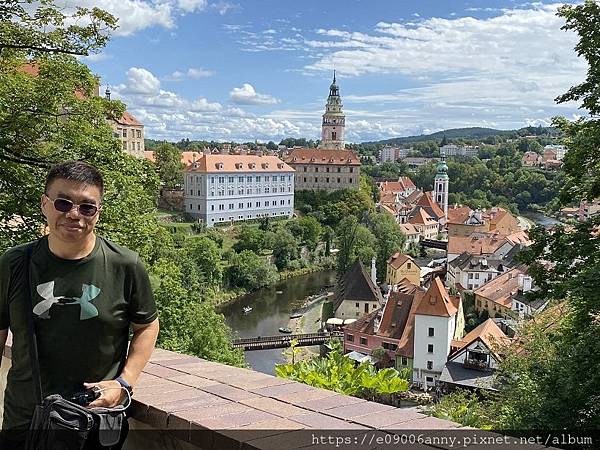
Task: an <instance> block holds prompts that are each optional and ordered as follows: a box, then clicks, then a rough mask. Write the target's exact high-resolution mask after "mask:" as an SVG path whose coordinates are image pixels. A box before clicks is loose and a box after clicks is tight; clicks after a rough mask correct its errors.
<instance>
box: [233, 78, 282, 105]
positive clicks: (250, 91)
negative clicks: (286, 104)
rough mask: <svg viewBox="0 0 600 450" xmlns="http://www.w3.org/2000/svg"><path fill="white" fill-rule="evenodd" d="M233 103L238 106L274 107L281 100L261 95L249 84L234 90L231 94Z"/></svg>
mask: <svg viewBox="0 0 600 450" xmlns="http://www.w3.org/2000/svg"><path fill="white" fill-rule="evenodd" d="M229 98H230V99H231V101H232V102H234V103H237V104H238V105H273V104H275V103H279V100H278V99H276V98H274V97H272V96H270V95H267V94H259V93H258V92H256V90H255V89H254V86H252V85H251V84H249V83H244V84H243V85H242V87H239V88H233V90H232V91H231V92H230V93H229Z"/></svg>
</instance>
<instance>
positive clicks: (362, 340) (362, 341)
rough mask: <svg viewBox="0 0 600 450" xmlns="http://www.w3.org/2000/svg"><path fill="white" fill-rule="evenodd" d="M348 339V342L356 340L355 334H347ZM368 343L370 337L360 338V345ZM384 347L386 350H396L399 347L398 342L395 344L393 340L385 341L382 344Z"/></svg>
mask: <svg viewBox="0 0 600 450" xmlns="http://www.w3.org/2000/svg"><path fill="white" fill-rule="evenodd" d="M346 341H348V342H354V335H353V334H347V335H346ZM367 344H368V339H367V338H366V337H361V338H360V345H367ZM381 346H382V347H383V348H384V349H386V350H392V351H395V350H397V349H398V344H394V343H392V342H384V343H383V344H382V345H381Z"/></svg>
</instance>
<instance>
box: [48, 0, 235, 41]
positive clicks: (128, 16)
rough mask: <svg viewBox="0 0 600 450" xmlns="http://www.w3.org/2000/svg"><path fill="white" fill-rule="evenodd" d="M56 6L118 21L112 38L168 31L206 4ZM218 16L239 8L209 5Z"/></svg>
mask: <svg viewBox="0 0 600 450" xmlns="http://www.w3.org/2000/svg"><path fill="white" fill-rule="evenodd" d="M57 6H59V7H60V8H61V9H63V10H64V11H67V12H68V11H71V10H73V9H74V7H76V6H81V7H86V8H93V7H98V8H101V9H103V10H105V11H108V12H109V13H111V14H112V15H114V16H115V17H117V18H118V19H119V20H118V26H119V27H118V28H117V30H116V31H115V32H114V34H115V35H116V36H129V35H132V34H135V33H137V32H138V31H140V30H143V29H146V28H151V27H156V26H158V27H162V28H166V29H172V28H175V27H176V23H177V18H178V17H180V16H184V15H186V14H190V13H196V12H200V11H205V10H207V9H208V7H209V5H208V1H207V0H77V1H75V0H57ZM210 7H211V8H213V9H215V10H216V11H217V12H218V13H219V14H221V15H223V14H226V13H227V12H228V11H231V10H234V9H239V5H236V4H232V3H227V2H224V1H220V2H217V3H214V4H211V5H210Z"/></svg>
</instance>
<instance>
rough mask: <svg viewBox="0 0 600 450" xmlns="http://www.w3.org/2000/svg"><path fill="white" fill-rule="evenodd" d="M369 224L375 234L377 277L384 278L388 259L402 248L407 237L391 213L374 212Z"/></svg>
mask: <svg viewBox="0 0 600 450" xmlns="http://www.w3.org/2000/svg"><path fill="white" fill-rule="evenodd" d="M369 225H370V226H369V227H370V229H371V232H372V233H373V236H375V248H376V251H377V262H376V264H377V275H378V277H377V278H378V279H379V280H383V279H385V274H386V270H387V260H388V259H389V258H390V256H392V255H393V254H394V253H396V252H398V251H400V250H402V248H403V246H404V242H405V241H406V237H405V236H404V234H403V233H402V231H400V227H398V224H397V223H396V221H395V220H394V218H393V217H392V216H390V215H389V214H383V213H380V214H374V215H373V216H372V218H371V223H370V224H369Z"/></svg>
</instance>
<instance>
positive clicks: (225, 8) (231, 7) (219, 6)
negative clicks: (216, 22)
mask: <svg viewBox="0 0 600 450" xmlns="http://www.w3.org/2000/svg"><path fill="white" fill-rule="evenodd" d="M210 7H211V8H212V9H214V10H216V11H217V12H218V13H219V14H220V15H222V16H224V15H225V14H227V13H228V12H229V11H241V9H242V7H241V6H240V5H239V4H237V3H229V2H224V1H219V2H217V3H211V5H210Z"/></svg>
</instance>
